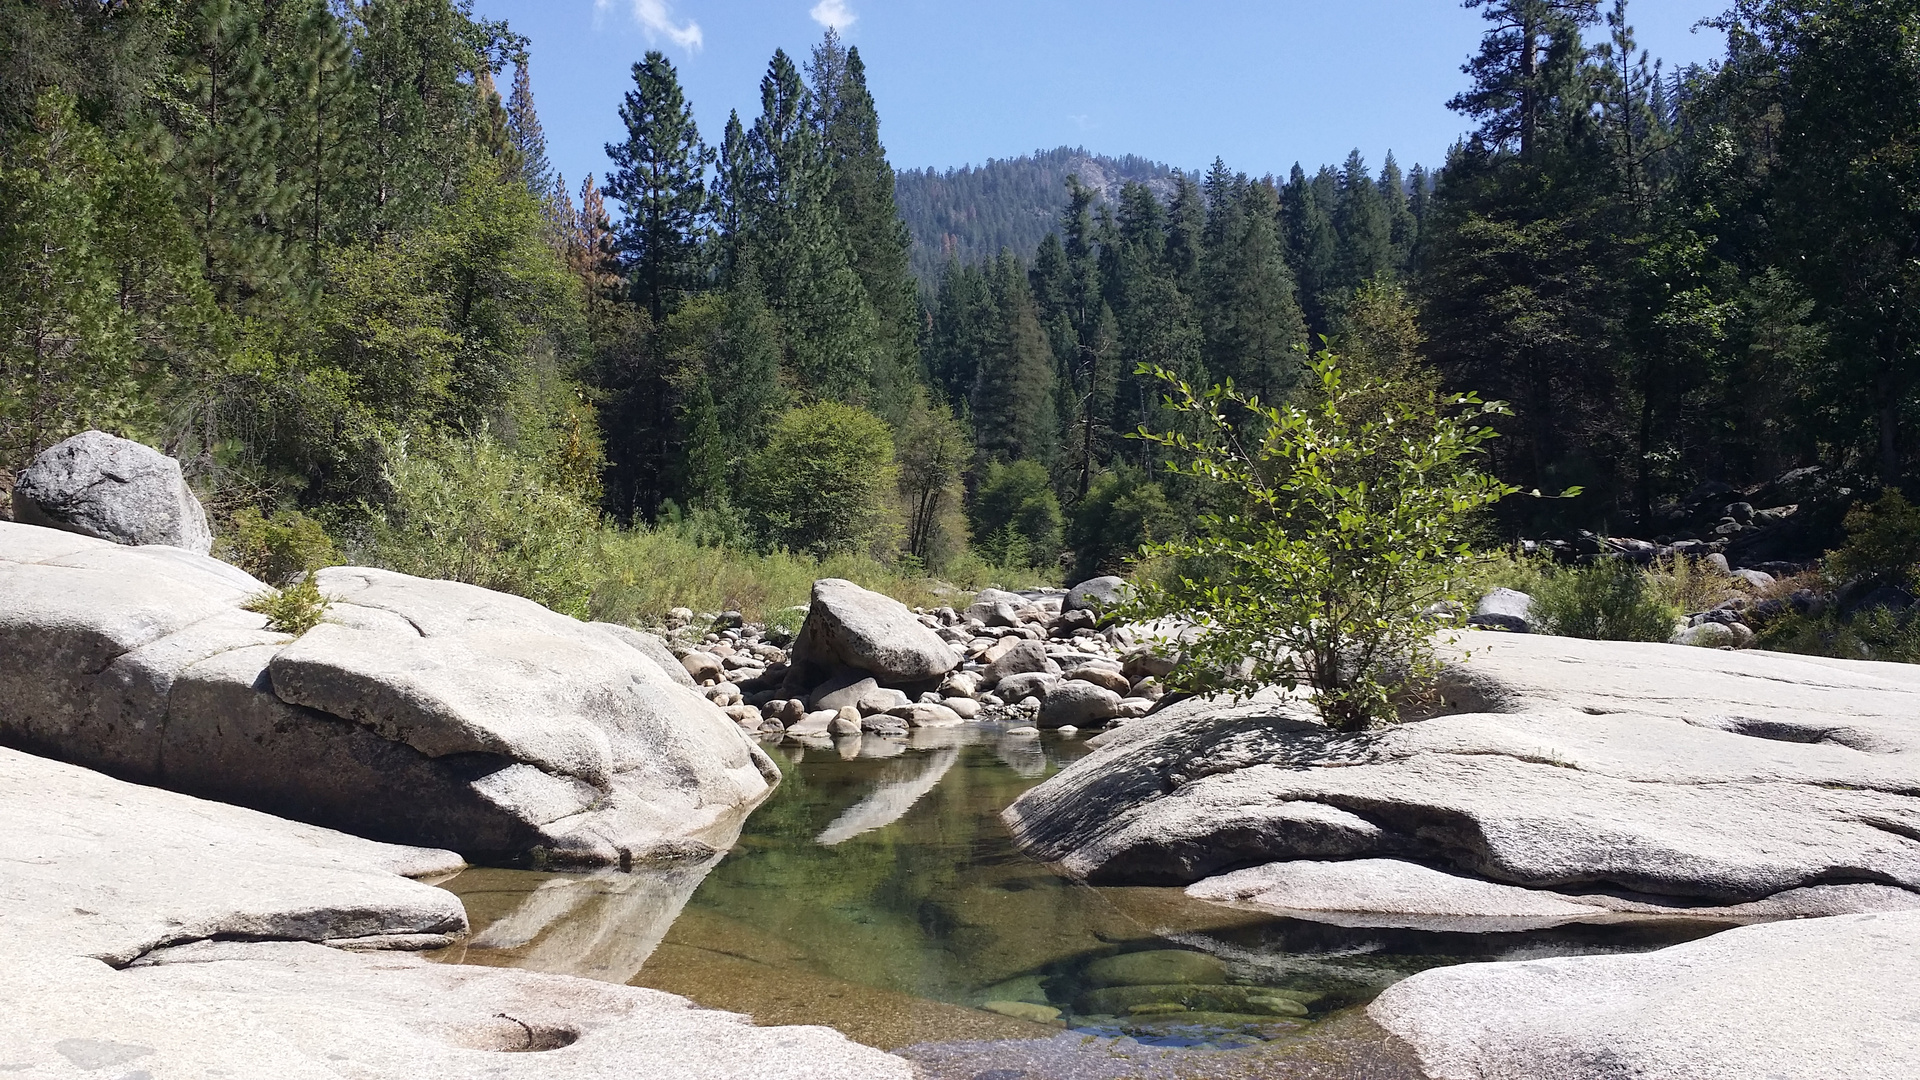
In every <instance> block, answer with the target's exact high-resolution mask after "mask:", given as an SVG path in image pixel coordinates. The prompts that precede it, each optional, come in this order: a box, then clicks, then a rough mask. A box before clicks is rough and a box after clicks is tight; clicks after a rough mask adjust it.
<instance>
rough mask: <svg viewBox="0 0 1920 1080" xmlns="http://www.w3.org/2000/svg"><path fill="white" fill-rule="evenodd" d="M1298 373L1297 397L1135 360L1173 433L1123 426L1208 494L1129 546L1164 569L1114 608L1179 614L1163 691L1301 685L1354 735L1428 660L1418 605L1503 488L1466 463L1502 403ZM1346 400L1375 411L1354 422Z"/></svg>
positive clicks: (1384, 713)
mask: <svg viewBox="0 0 1920 1080" xmlns="http://www.w3.org/2000/svg"><path fill="white" fill-rule="evenodd" d="M1308 367H1309V369H1310V371H1311V374H1312V376H1313V379H1314V382H1315V386H1314V388H1313V394H1312V396H1313V399H1314V403H1313V404H1311V405H1307V406H1299V405H1283V406H1274V405H1269V404H1266V403H1265V402H1262V401H1261V400H1259V399H1258V398H1257V397H1249V396H1247V395H1245V394H1243V393H1241V392H1239V391H1237V390H1235V389H1234V388H1233V385H1232V383H1231V382H1229V383H1228V384H1226V385H1224V386H1215V387H1212V388H1210V389H1206V390H1199V389H1195V388H1194V387H1193V386H1190V385H1189V384H1187V383H1186V382H1185V381H1183V380H1181V379H1180V378H1179V377H1178V376H1176V375H1174V374H1173V373H1171V372H1168V371H1166V370H1164V369H1161V368H1157V367H1148V366H1143V367H1142V369H1141V371H1140V374H1142V375H1151V376H1153V377H1154V378H1157V379H1159V380H1161V381H1162V382H1163V383H1165V384H1166V385H1167V386H1168V387H1169V389H1170V392H1169V394H1168V395H1167V397H1166V403H1167V405H1168V407H1169V408H1170V409H1172V410H1173V411H1174V412H1175V413H1177V414H1179V415H1180V416H1181V417H1183V418H1184V420H1185V423H1184V424H1183V425H1182V426H1184V427H1187V428H1188V431H1187V432H1152V431H1148V430H1146V429H1145V428H1142V429H1141V430H1140V431H1139V432H1138V433H1136V434H1135V435H1134V436H1133V437H1134V438H1140V439H1145V440H1147V441H1149V442H1152V443H1155V444H1158V445H1160V446H1163V447H1166V448H1167V449H1169V450H1173V451H1176V452H1177V453H1178V454H1179V456H1180V457H1181V458H1182V459H1183V460H1179V461H1175V462H1171V463H1170V467H1171V468H1173V469H1174V470H1175V471H1177V472H1180V473H1184V474H1186V475H1188V476H1192V477H1194V478H1196V479H1198V480H1199V481H1201V482H1202V483H1203V484H1204V485H1205V486H1207V487H1209V488H1211V489H1213V492H1214V495H1215V496H1216V497H1215V498H1214V499H1213V500H1212V505H1213V506H1215V507H1217V509H1216V510H1214V511H1212V512H1210V513H1207V514H1204V515H1202V516H1201V517H1200V519H1199V521H1198V523H1197V528H1196V529H1195V531H1194V534H1193V536H1192V537H1191V538H1189V539H1181V540H1172V541H1168V542H1165V543H1159V544H1150V545H1148V546H1147V547H1146V548H1145V549H1144V551H1143V554H1144V555H1145V556H1147V557H1148V558H1153V559H1157V560H1161V561H1163V562H1164V563H1165V564H1167V565H1170V566H1173V567H1175V568H1176V569H1175V570H1174V571H1173V572H1171V573H1168V574H1166V575H1163V576H1162V577H1161V578H1160V580H1157V581H1144V582H1141V583H1139V590H1138V593H1137V595H1136V597H1135V599H1134V600H1133V601H1132V602H1131V603H1129V604H1128V605H1127V609H1126V614H1127V616H1128V617H1130V618H1133V619H1137V620H1144V619H1154V618H1162V617H1171V618H1175V619H1179V620H1182V621H1185V622H1190V623H1192V624H1193V625H1194V627H1195V631H1194V633H1192V634H1191V635H1189V640H1186V641H1185V642H1183V643H1182V645H1181V650H1182V652H1183V658H1182V660H1181V663H1180V667H1179V668H1178V669H1177V670H1176V671H1175V672H1174V674H1173V677H1172V678H1171V680H1170V682H1171V684H1172V685H1174V686H1176V687H1180V688H1186V689H1204V688H1206V687H1208V686H1210V685H1213V684H1215V683H1216V681H1217V679H1218V677H1219V674H1218V673H1220V672H1235V673H1244V674H1245V675H1246V676H1247V677H1248V678H1249V679H1250V680H1251V682H1252V683H1253V684H1255V685H1265V684H1272V683H1278V684H1280V685H1283V686H1285V687H1287V688H1288V689H1289V690H1293V689H1296V688H1297V687H1298V686H1299V685H1300V684H1302V683H1304V684H1306V685H1308V686H1311V687H1312V688H1313V690H1314V692H1315V698H1314V700H1315V704H1316V705H1317V707H1318V708H1319V711H1320V715H1321V716H1322V718H1324V719H1325V720H1326V722H1327V724H1328V725H1329V726H1331V727H1334V728H1336V729H1339V730H1343V731H1360V730H1364V729H1365V728H1367V727H1368V726H1370V725H1372V724H1373V723H1375V722H1377V721H1382V720H1386V719H1389V718H1391V717H1392V716H1393V715H1394V698H1395V696H1396V694H1397V693H1398V692H1399V691H1400V690H1401V689H1403V688H1404V687H1405V686H1406V685H1408V684H1409V683H1410V682H1414V681H1416V680H1423V679H1425V678H1428V677H1430V676H1431V675H1432V674H1433V672H1434V670H1435V666H1436V661H1435V658H1434V649H1433V638H1434V630H1435V626H1434V623H1433V622H1432V620H1430V619H1429V618H1428V617H1426V616H1425V615H1424V614H1423V611H1424V609H1426V608H1427V607H1428V606H1429V605H1431V604H1435V603H1438V602H1440V601H1443V600H1448V599H1452V598H1453V597H1452V595H1451V594H1452V593H1453V591H1454V588H1455V583H1456V582H1457V581H1458V580H1459V578H1460V572H1459V571H1460V565H1461V563H1462V562H1463V561H1464V560H1466V559H1467V558H1468V557H1469V556H1470V554H1471V552H1470V547H1469V544H1468V528H1467V526H1468V519H1469V517H1470V516H1471V515H1472V514H1474V512H1476V511H1478V510H1481V509H1483V508H1485V507H1489V506H1491V505H1493V504H1494V503H1496V502H1498V501H1500V500H1501V499H1503V498H1505V497H1506V496H1508V495H1510V494H1513V493H1514V492H1515V490H1516V489H1515V488H1512V487H1509V486H1507V485H1505V484H1502V483H1500V482H1499V481H1498V480H1495V479H1494V478H1493V477H1491V476H1488V475H1487V474H1485V473H1483V472H1480V471H1479V470H1478V469H1476V468H1475V467H1474V459H1475V458H1476V457H1477V456H1478V455H1479V454H1480V453H1481V447H1482V445H1483V444H1484V443H1486V442H1487V441H1488V440H1490V439H1492V438H1494V432H1493V431H1492V429H1490V428H1488V427H1486V426H1484V425H1482V424H1480V423H1478V422H1477V421H1478V420H1479V419H1480V418H1482V417H1488V416H1493V415H1497V414H1502V413H1504V412H1505V411H1506V410H1505V407H1504V406H1503V405H1501V404H1499V403H1497V402H1483V401H1481V400H1480V399H1479V398H1478V397H1476V396H1474V395H1471V394H1467V395H1460V396H1448V397H1441V396H1439V395H1434V394H1426V395H1393V394H1382V393H1380V392H1379V391H1380V389H1381V388H1380V387H1378V386H1372V385H1365V384H1362V385H1356V386H1348V385H1345V384H1344V383H1343V382H1342V379H1341V371H1340V361H1339V358H1338V357H1336V356H1334V355H1333V354H1331V353H1329V352H1324V351H1323V352H1320V353H1317V354H1315V355H1314V356H1312V357H1311V358H1310V359H1309V360H1308ZM1361 395H1366V400H1371V401H1379V400H1383V399H1384V400H1386V401H1388V402H1390V403H1391V404H1390V405H1389V406H1388V407H1386V408H1385V409H1379V408H1371V409H1366V410H1361V411H1359V412H1358V414H1357V415H1356V411H1355V410H1351V409H1350V408H1349V406H1350V405H1355V404H1358V403H1359V402H1360V401H1361V400H1363V399H1362V398H1361Z"/></svg>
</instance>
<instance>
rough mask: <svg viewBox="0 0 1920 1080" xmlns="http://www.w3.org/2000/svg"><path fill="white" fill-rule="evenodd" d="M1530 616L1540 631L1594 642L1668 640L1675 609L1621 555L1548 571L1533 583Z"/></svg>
mask: <svg viewBox="0 0 1920 1080" xmlns="http://www.w3.org/2000/svg"><path fill="white" fill-rule="evenodd" d="M1532 595H1533V618H1534V621H1535V622H1536V623H1537V624H1538V625H1539V627H1540V629H1541V631H1542V632H1544V633H1548V634H1558V635H1560V636H1561V637H1578V638H1590V639H1593V640H1596V641H1669V640H1671V639H1672V638H1673V630H1674V623H1675V621H1676V620H1677V619H1678V618H1679V617H1680V609H1679V608H1678V607H1677V606H1675V605H1674V603H1673V602H1672V601H1670V600H1668V599H1667V598H1666V596H1664V595H1662V590H1661V588H1660V587H1659V584H1658V583H1657V582H1655V581H1654V580H1653V578H1652V577H1651V576H1650V575H1648V574H1647V573H1646V572H1645V571H1643V570H1641V569H1640V568H1639V567H1637V566H1635V565H1633V564H1632V563H1630V562H1627V561H1626V560H1624V559H1603V560H1601V561H1600V562H1597V563H1594V564H1592V565H1591V566H1580V567H1572V568H1567V569H1562V570H1559V571H1557V572H1555V573H1552V574H1548V575H1546V576H1545V577H1543V578H1542V580H1541V581H1540V583H1539V584H1538V585H1536V586H1535V591H1534V592H1533V594H1532Z"/></svg>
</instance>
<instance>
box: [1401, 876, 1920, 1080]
mask: <svg viewBox="0 0 1920 1080" xmlns="http://www.w3.org/2000/svg"><path fill="white" fill-rule="evenodd" d="M1916 987H1920V912H1904V913H1900V914H1890V915H1853V916H1844V917H1839V918H1827V919H1805V920H1798V921H1789V922H1777V923H1772V924H1769V925H1765V926H1747V927H1741V928H1739V929H1735V930H1729V931H1727V932H1725V933H1721V934H1715V935H1713V936H1712V937H1708V938H1703V939H1701V940H1699V941H1693V942H1688V943H1686V944H1682V945H1675V946H1672V947H1670V948H1665V949H1661V950H1659V951H1657V952H1650V953H1641V954H1636V955H1624V956H1577V957H1572V956H1570V957H1555V958H1551V959H1543V960H1526V961H1521V962H1513V963H1498V964H1462V965H1459V966H1456V967H1442V968H1435V969H1432V970H1429V971H1424V972H1421V973H1420V974H1417V975H1415V976H1413V977H1412V978H1410V979H1407V980H1405V981H1403V982H1400V983H1398V984H1396V985H1394V986H1392V987H1390V988H1388V989H1387V991H1386V992H1385V993H1383V994H1382V995H1381V996H1380V997H1379V998H1378V999H1377V1000H1375V1001H1374V1003H1373V1004H1372V1005H1371V1006H1370V1007H1369V1008H1368V1010H1367V1011H1368V1015H1369V1016H1371V1017H1372V1018H1373V1020H1374V1021H1375V1022H1376V1023H1378V1024H1380V1025H1381V1026H1383V1027H1385V1028H1386V1029H1387V1030H1388V1031H1391V1032H1392V1033H1393V1034H1395V1035H1396V1036H1398V1037H1399V1038H1400V1039H1402V1040H1404V1041H1405V1042H1406V1043H1407V1044H1409V1045H1410V1046H1411V1047H1412V1048H1413V1050H1414V1051H1415V1053H1416V1054H1417V1055H1418V1057H1419V1060H1420V1064H1421V1066H1422V1068H1423V1070H1424V1071H1425V1072H1426V1074H1427V1075H1428V1076H1430V1077H1432V1078H1433V1080H1517V1078H1519V1077H1526V1078H1527V1080H1617V1078H1621V1077H1630V1076H1631V1077H1685V1078H1687V1080H1753V1078H1755V1077H1768V1078H1770V1080H1829V1078H1834V1077H1846V1078H1848V1080H1898V1078H1905V1077H1910V1076H1916V1075H1920V1032H1917V1031H1916V1026H1915V1023H1914V1017H1913V1001H1912V998H1913V992H1914V990H1915V988H1916ZM1758 1003H1766V1004H1764V1005H1761V1004H1758Z"/></svg>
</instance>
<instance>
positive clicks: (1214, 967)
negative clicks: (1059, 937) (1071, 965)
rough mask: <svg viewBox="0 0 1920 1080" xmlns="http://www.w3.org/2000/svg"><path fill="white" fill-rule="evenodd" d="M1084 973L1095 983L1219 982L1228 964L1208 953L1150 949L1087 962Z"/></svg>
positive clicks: (1120, 984) (1136, 984)
mask: <svg viewBox="0 0 1920 1080" xmlns="http://www.w3.org/2000/svg"><path fill="white" fill-rule="evenodd" d="M1086 975H1087V981H1088V982H1090V983H1092V984H1094V985H1095V986H1165V985H1167V984H1170V983H1209V984H1218V983H1223V982H1225V981H1226V979H1227V965H1226V964H1225V963H1224V962H1222V961H1221V959H1220V958H1219V957H1217V956H1214V955H1212V954H1210V953H1203V952H1190V951H1188V950H1186V949H1153V950H1150V951H1147V952H1135V953H1121V954H1120V955H1118V956H1108V957H1104V958H1102V959H1099V960H1095V961H1094V962H1093V963H1091V964H1088V965H1087V972H1086Z"/></svg>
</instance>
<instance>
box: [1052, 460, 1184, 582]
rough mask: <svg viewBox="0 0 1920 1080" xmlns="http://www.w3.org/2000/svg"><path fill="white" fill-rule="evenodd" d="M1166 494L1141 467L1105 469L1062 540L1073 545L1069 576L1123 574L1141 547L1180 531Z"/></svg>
mask: <svg viewBox="0 0 1920 1080" xmlns="http://www.w3.org/2000/svg"><path fill="white" fill-rule="evenodd" d="M1181 531H1182V530H1181V528H1180V523H1179V520H1178V519H1177V517H1176V516H1175V514H1174V512H1173V506H1172V504H1170V503H1169V502H1168V501H1167V494H1166V492H1165V491H1163V490H1162V489H1161V487H1160V485H1159V484H1156V483H1154V482H1153V480H1152V479H1151V478H1149V477H1148V475H1147V474H1146V472H1145V471H1144V470H1141V469H1133V468H1128V467H1126V466H1124V465H1123V466H1121V467H1120V468H1118V469H1116V470H1114V471H1113V472H1110V473H1105V474H1103V475H1101V476H1100V477H1099V479H1097V480H1095V481H1094V482H1093V485H1092V486H1091V487H1090V488H1088V490H1087V497H1086V498H1084V499H1082V500H1080V505H1079V506H1077V507H1075V508H1074V511H1073V527H1072V529H1071V530H1070V531H1069V532H1068V534H1067V543H1068V544H1069V545H1070V546H1071V547H1072V548H1073V573H1072V574H1071V578H1072V580H1074V581H1085V580H1086V579H1088V578H1091V577H1099V576H1100V575H1101V574H1117V573H1124V572H1125V571H1126V570H1127V568H1128V567H1127V564H1128V562H1129V561H1130V560H1132V559H1133V558H1134V557H1135V556H1136V555H1138V554H1139V553H1140V549H1141V548H1142V547H1143V546H1145V545H1148V544H1151V543H1154V542H1155V541H1159V540H1170V539H1172V538H1174V537H1176V536H1178V535H1180V533H1181Z"/></svg>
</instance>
